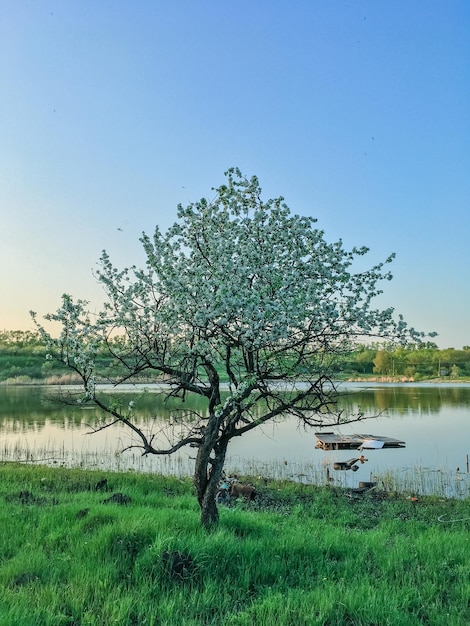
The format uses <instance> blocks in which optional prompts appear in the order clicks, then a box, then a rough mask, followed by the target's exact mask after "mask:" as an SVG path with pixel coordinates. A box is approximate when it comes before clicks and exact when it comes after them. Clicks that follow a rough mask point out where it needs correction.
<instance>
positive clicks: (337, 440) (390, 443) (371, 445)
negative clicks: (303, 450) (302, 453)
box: [315, 432, 406, 450]
mask: <svg viewBox="0 0 470 626" xmlns="http://www.w3.org/2000/svg"><path fill="white" fill-rule="evenodd" d="M315 437H316V438H317V440H318V441H317V444H316V446H315V448H320V449H321V450H357V449H358V448H363V449H366V450H374V449H375V450H380V449H382V448H404V447H405V446H406V443H405V442H404V441H400V440H399V439H392V437H382V436H379V435H363V434H361V435H339V434H337V433H332V432H328V433H327V432H325V433H315Z"/></svg>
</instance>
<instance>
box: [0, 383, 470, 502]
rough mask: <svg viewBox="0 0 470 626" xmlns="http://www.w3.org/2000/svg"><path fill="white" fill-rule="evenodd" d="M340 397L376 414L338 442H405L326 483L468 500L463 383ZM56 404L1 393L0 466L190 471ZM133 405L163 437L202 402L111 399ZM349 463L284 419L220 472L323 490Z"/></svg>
mask: <svg viewBox="0 0 470 626" xmlns="http://www.w3.org/2000/svg"><path fill="white" fill-rule="evenodd" d="M343 391H344V393H343V395H342V396H341V401H340V404H341V407H342V408H344V409H345V410H346V411H351V412H357V410H358V409H360V410H362V411H363V412H365V413H366V414H367V415H378V414H380V417H379V418H378V419H376V420H370V421H364V422H363V423H362V422H359V423H356V424H351V425H349V426H343V427H342V428H341V431H342V432H343V433H344V434H353V433H356V432H360V433H372V434H375V435H384V436H388V437H394V438H397V439H401V440H404V441H406V448H405V449H403V450H381V451H375V450H374V451H370V452H368V454H367V456H368V458H369V461H368V462H367V463H366V464H365V465H363V466H361V468H360V471H358V472H357V473H356V474H354V475H352V473H351V472H336V473H333V479H334V484H342V485H349V486H354V485H357V483H358V481H364V480H365V481H368V480H370V479H371V478H373V477H374V476H378V475H382V476H386V480H387V481H388V482H389V484H392V482H393V480H392V476H391V474H390V472H392V473H393V472H395V473H396V474H397V475H398V476H399V477H400V480H401V481H402V482H404V483H406V484H411V483H412V479H413V480H414V481H418V482H419V489H421V491H422V490H424V489H425V487H424V485H425V484H428V485H430V484H431V482H432V481H434V482H436V481H437V479H438V482H439V484H440V485H441V487H442V486H443V485H446V486H445V489H446V492H449V490H450V487H449V485H452V489H453V490H454V491H452V490H451V493H454V492H455V493H459V494H461V493H469V490H470V474H466V471H465V470H466V467H465V466H466V455H467V454H469V453H470V411H469V407H470V385H464V384H455V385H431V384H423V385H416V384H406V385H391V384H389V385H378V384H372V385H366V386H364V385H360V384H348V385H345V386H344V388H343ZM54 398H55V399H56V398H57V394H56V393H52V390H51V389H50V388H40V387H8V386H0V458H2V459H6V460H10V459H16V460H31V459H34V460H41V459H53V460H54V461H56V460H57V459H59V460H60V462H61V463H63V464H66V465H82V466H92V467H107V468H110V469H129V468H132V469H136V470H138V471H154V472H161V473H165V474H168V473H173V474H179V475H188V474H191V473H192V467H193V463H194V450H193V449H183V450H181V452H180V453H179V454H177V455H175V456H173V457H151V458H149V457H144V458H142V456H141V454H140V452H139V451H137V450H131V451H129V452H126V453H125V454H120V452H121V451H122V450H123V449H124V448H125V447H127V446H129V445H131V444H132V443H133V440H132V435H131V433H130V431H129V430H128V429H126V428H124V427H120V426H113V427H112V428H110V429H105V430H103V431H100V432H99V433H97V434H93V435H90V434H87V433H90V431H91V429H92V428H93V427H96V426H97V425H99V424H100V420H101V419H102V414H101V412H100V411H98V410H96V409H95V408H83V407H81V406H80V405H78V404H76V405H74V406H65V405H64V404H62V403H57V402H56V401H55V399H54ZM131 399H132V400H133V401H135V402H136V405H137V406H138V414H139V419H140V421H139V424H140V425H141V427H142V428H143V429H145V430H146V432H151V431H153V432H158V431H161V432H162V433H163V430H162V429H163V427H164V426H167V425H168V424H169V423H170V422H171V423H173V425H174V427H175V428H177V427H178V425H180V426H181V423H182V422H183V423H184V422H186V421H188V420H189V415H188V412H189V413H190V412H192V411H196V412H198V413H204V411H205V410H206V405H205V401H204V399H203V398H196V399H195V400H194V401H192V402H191V403H189V402H188V404H187V409H185V413H184V414H182V413H180V412H178V411H177V408H176V404H175V402H174V401H172V400H170V401H167V400H165V397H164V396H163V395H162V394H157V393H124V394H119V395H117V396H116V398H115V400H116V401H120V402H122V403H123V404H124V403H125V404H124V405H127V404H128V403H129V401H130V400H131ZM351 456H354V451H353V452H351V451H337V452H331V453H325V452H322V451H320V450H316V449H315V438H314V434H313V433H312V431H304V430H303V429H302V428H299V427H298V424H297V422H296V421H295V420H294V419H292V418H289V417H286V418H285V419H282V420H280V421H279V422H278V423H276V424H267V425H265V426H264V427H263V428H259V429H256V430H255V431H253V432H252V433H250V434H248V435H247V436H245V437H241V438H237V439H235V440H233V441H232V442H231V445H230V447H229V456H228V458H227V468H228V469H229V470H231V471H235V472H238V473H261V474H265V475H269V476H275V477H279V478H293V479H295V480H305V481H307V482H324V481H325V480H326V470H327V469H328V468H332V467H333V464H334V463H335V462H337V461H344V460H346V459H349V458H351ZM457 468H459V471H458V472H457ZM423 473H425V474H426V476H427V478H426V480H425V479H424V478H423V475H424V474H423ZM410 476H411V478H410ZM431 478H432V481H431ZM384 480H385V478H384ZM430 488H431V489H434V486H432V487H430ZM457 489H458V490H459V491H456V490H457ZM465 489H467V491H466V492H465ZM462 490H463V491H462Z"/></svg>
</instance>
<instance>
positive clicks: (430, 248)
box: [0, 0, 470, 348]
mask: <svg viewBox="0 0 470 626" xmlns="http://www.w3.org/2000/svg"><path fill="white" fill-rule="evenodd" d="M0 14H1V19H0V78H1V83H0V84H1V98H0V218H1V220H0V298H1V300H0V329H1V330H3V329H6V330H19V329H20V330H26V329H32V328H33V326H32V323H31V320H30V317H29V310H30V309H33V310H35V311H37V312H38V315H39V316H42V315H43V314H45V313H47V312H51V311H54V310H55V309H56V308H57V307H58V306H59V304H60V296H61V294H62V293H64V292H66V293H70V294H72V295H73V296H75V297H77V298H78V297H80V298H84V299H88V300H91V302H92V306H98V305H99V303H100V302H102V301H103V299H104V296H103V293H102V291H101V289H100V287H99V285H97V283H96V280H95V279H94V277H93V268H94V267H96V264H97V261H98V259H99V257H100V254H101V250H102V249H103V248H104V249H106V250H107V251H108V252H109V254H110V256H111V259H112V260H113V261H114V263H115V265H117V266H118V267H123V266H126V265H130V264H133V263H136V264H139V263H141V262H142V260H143V253H142V251H141V247H140V244H139V241H138V239H139V236H140V234H141V232H142V231H146V232H148V233H151V232H152V231H153V229H154V227H155V225H156V224H158V225H159V226H160V228H161V229H163V230H165V229H166V228H168V226H170V225H171V224H172V223H173V221H174V220H175V218H176V207H177V204H178V203H180V202H181V203H183V204H187V203H189V202H191V201H195V200H198V199H200V198H201V197H209V198H210V197H212V192H211V189H212V187H216V186H218V185H219V184H222V183H223V182H224V171H225V170H226V169H228V168H229V167H231V166H238V167H239V168H240V169H241V170H242V171H243V172H244V173H245V174H246V175H252V174H256V175H257V176H258V177H259V179H260V183H261V186H262V187H263V192H264V194H265V198H266V199H267V198H270V197H277V196H279V195H282V196H284V198H285V200H286V202H287V204H288V205H289V207H290V208H291V210H292V211H293V212H294V213H299V214H303V215H312V216H314V217H316V218H317V219H318V226H319V227H320V228H322V229H323V230H325V234H326V238H327V239H328V240H329V241H333V240H337V239H339V238H342V239H343V241H344V243H345V245H346V246H347V247H352V246H353V245H358V246H361V245H366V246H368V247H369V248H370V249H371V251H370V253H369V256H368V258H369V261H370V264H373V263H375V262H377V261H380V260H384V259H385V258H386V257H387V256H388V255H389V254H390V253H391V252H396V253H397V258H396V260H395V261H394V263H393V265H392V266H391V270H392V273H393V275H394V279H393V281H392V282H390V283H388V282H387V283H386V284H385V285H384V289H385V293H384V295H382V296H381V297H380V299H379V300H378V301H377V305H380V306H394V307H395V309H396V311H397V313H402V314H403V315H404V316H405V319H406V320H407V321H408V322H409V323H410V324H411V325H412V326H414V327H415V328H418V329H420V330H424V331H436V332H438V334H439V335H438V337H437V338H436V339H434V341H436V343H437V344H438V345H439V346H440V347H442V348H445V347H450V346H453V347H455V348H461V347H462V346H463V345H470V327H469V319H470V288H469V282H470V281H469V275H470V245H469V243H470V242H469V235H470V206H469V199H470V193H469V192H470V113H469V112H470V71H469V67H470V66H469V61H470V37H469V33H470V2H468V1H467V0H460V1H459V0H446V1H445V2H444V1H443V0H442V1H437V0H427V1H426V2H424V1H416V2H410V1H409V0H396V1H394V2H385V1H383V2H381V1H378V0H355V1H347V0H329V1H328V2H324V1H320V0H297V1H296V0H294V1H293V0H257V1H256V2H253V0H239V1H238V2H229V1H226V0H201V1H200V2H194V0H172V2H163V1H161V2H158V1H150V0H135V1H133V2H125V1H124V0H122V1H120V0H112V1H111V0H100V2H96V1H95V0H80V1H79V2H70V1H66V0H60V1H59V0H48V1H44V0H11V1H8V0H3V1H0Z"/></svg>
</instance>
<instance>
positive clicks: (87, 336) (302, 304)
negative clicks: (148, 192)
mask: <svg viewBox="0 0 470 626" xmlns="http://www.w3.org/2000/svg"><path fill="white" fill-rule="evenodd" d="M213 191H214V198H213V199H212V200H210V201H209V200H206V199H202V200H200V201H198V202H195V203H191V204H190V205H189V206H187V207H183V206H181V205H180V206H179V207H178V219H177V221H176V223H175V224H174V225H173V226H172V227H171V228H169V229H168V231H167V232H165V233H162V232H161V231H160V229H159V228H158V227H157V228H156V229H155V232H154V234H153V236H149V235H147V234H143V236H142V238H141V242H142V245H143V248H144V250H145V253H146V259H147V260H146V265H145V267H144V268H142V269H139V268H137V267H131V268H125V269H122V270H119V269H117V268H115V267H114V265H113V264H112V262H111V259H110V258H109V256H108V254H107V253H106V252H103V254H102V256H101V261H100V266H99V270H98V272H97V278H98V280H99V281H100V282H101V284H102V285H103V287H104V289H105V292H106V294H107V302H106V304H105V305H104V307H103V309H102V311H101V312H100V313H99V314H98V315H96V316H92V315H91V313H90V312H89V311H88V303H87V302H86V301H83V300H77V301H74V299H73V298H72V297H71V296H69V295H64V296H63V298H62V305H61V307H60V308H59V309H58V311H57V312H56V313H54V314H49V315H46V316H45V317H46V319H47V320H50V321H55V322H59V323H60V324H61V329H62V330H61V333H60V335H59V336H58V337H57V338H54V337H53V336H52V335H51V334H50V333H49V332H48V331H47V330H46V329H45V327H44V326H43V324H41V323H39V322H38V321H37V318H36V315H35V314H34V313H33V317H34V319H35V320H36V324H37V327H38V330H39V332H40V333H41V334H42V336H43V339H44V341H45V342H46V343H47V346H48V358H49V359H59V360H61V361H62V362H63V363H65V364H66V365H67V366H68V367H70V368H71V369H72V370H74V371H75V372H76V373H78V374H79V376H80V378H81V380H82V382H83V388H84V394H85V399H86V400H87V401H89V402H94V403H95V404H97V405H98V406H100V407H101V408H102V409H103V411H104V414H105V415H107V416H108V418H109V420H108V421H107V422H106V423H105V427H107V426H111V425H112V424H114V423H116V422H121V423H124V424H126V425H127V426H128V427H129V428H131V429H132V430H133V431H134V433H135V434H136V435H137V437H138V444H136V445H139V446H140V447H141V448H142V453H143V454H171V453H173V452H175V451H176V450H178V449H180V448H182V447H183V446H192V447H193V448H195V449H196V460H195V471H194V484H195V488H196V493H197V497H198V501H199V504H200V506H201V521H202V523H203V524H204V525H205V526H210V525H212V524H214V523H216V522H217V519H218V511H217V507H216V503H215V496H216V492H217V487H218V483H219V481H220V477H221V475H222V471H223V466H224V460H225V455H226V451H227V446H228V444H229V441H230V440H231V439H232V438H233V437H238V436H242V435H245V434H247V433H248V432H249V431H250V430H252V429H254V428H257V427H259V426H261V425H262V424H264V423H266V422H268V421H270V420H275V419H276V418H280V417H281V416H283V415H286V414H291V415H295V416H297V417H298V419H299V420H300V421H301V422H302V423H303V424H304V425H306V426H322V425H325V424H328V423H329V424H331V423H336V424H339V423H344V422H347V421H353V420H357V419H361V418H362V416H361V415H344V414H339V413H338V412H337V411H336V398H337V393H338V390H337V388H336V385H335V382H334V380H333V379H332V371H333V368H334V365H335V362H336V361H337V359H338V358H340V357H341V356H342V355H344V353H345V352H347V351H348V350H350V348H351V345H352V344H353V343H354V342H357V341H360V340H365V339H366V338H372V339H375V338H382V339H386V340H387V341H388V342H402V343H403V342H406V341H407V340H412V341H414V342H416V341H419V337H420V336H421V334H420V333H417V332H416V331H415V330H414V329H412V328H409V327H408V326H407V324H406V323H405V321H404V320H403V318H402V317H401V316H398V319H396V318H395V316H394V312H393V309H391V308H386V309H378V308H374V307H373V305H372V301H373V299H374V298H375V297H376V296H377V295H378V294H380V293H381V287H380V286H381V284H382V282H383V281H387V280H390V279H391V275H390V273H389V272H388V271H387V269H386V266H387V265H388V264H389V263H390V262H391V260H392V258H393V255H390V256H389V257H388V258H386V259H385V260H384V261H383V262H382V263H379V264H376V265H373V266H372V267H370V269H367V270H364V269H360V270H356V271H355V263H356V261H357V260H358V258H359V257H363V256H364V255H366V253H367V252H368V249H367V248H365V247H360V248H353V249H352V250H346V249H345V248H344V246H343V243H342V242H341V241H338V242H334V243H328V242H327V241H326V239H325V237H324V233H323V231H321V230H319V229H317V228H316V225H315V224H316V220H315V219H313V218H311V217H302V216H299V215H294V214H292V213H291V212H290V210H289V209H288V207H287V206H286V204H285V203H284V200H283V198H277V199H273V200H267V201H264V200H263V199H262V195H261V188H260V185H259V182H258V179H257V178H256V177H252V178H246V177H244V176H243V175H242V174H241V172H240V171H239V170H238V169H231V170H229V171H228V172H227V173H226V182H225V184H223V185H222V186H220V187H218V188H217V189H215V190H213ZM360 265H361V267H363V265H364V263H363V262H361V264H360ZM103 345H104V346H106V348H107V350H108V352H109V355H111V356H112V358H113V359H114V361H115V362H116V366H117V367H116V372H118V373H117V375H116V377H115V379H114V380H113V382H114V383H115V384H116V385H120V384H122V383H125V382H132V381H133V380H134V379H135V378H136V377H138V376H140V375H142V373H144V372H146V373H150V372H153V373H154V374H155V379H158V380H162V379H164V380H165V382H166V384H167V387H166V389H167V393H168V394H169V395H171V396H174V397H176V398H178V399H180V401H181V407H182V408H183V409H184V406H185V405H184V401H185V398H186V397H187V395H188V394H197V395H198V396H201V397H203V398H205V400H206V406H207V410H206V411H205V412H204V414H197V415H196V414H194V413H191V412H190V411H188V412H187V413H186V414H185V413H184V411H183V412H180V413H179V414H178V419H179V421H180V428H179V429H178V432H176V431H175V430H174V429H173V430H172V431H171V432H170V431H169V432H168V433H167V437H166V439H165V440H164V441H162V440H160V439H158V437H156V436H155V435H154V434H148V433H144V432H143V430H141V429H139V428H138V426H136V423H135V416H136V411H137V407H127V408H126V409H125V410H124V409H121V408H119V407H117V406H116V405H115V404H113V403H112V402H110V401H107V399H106V397H104V396H103V395H100V393H99V388H98V387H97V384H96V380H97V375H98V372H97V364H98V361H97V355H98V352H99V351H101V352H102V350H103Z"/></svg>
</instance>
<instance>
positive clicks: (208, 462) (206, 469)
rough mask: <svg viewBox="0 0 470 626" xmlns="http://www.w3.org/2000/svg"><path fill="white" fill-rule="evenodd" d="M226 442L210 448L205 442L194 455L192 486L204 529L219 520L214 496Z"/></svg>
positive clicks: (222, 467)
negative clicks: (194, 489) (194, 488)
mask: <svg viewBox="0 0 470 626" xmlns="http://www.w3.org/2000/svg"><path fill="white" fill-rule="evenodd" d="M227 443H228V442H225V443H224V444H220V443H219V444H216V445H215V446H214V447H213V448H212V447H211V446H210V444H208V443H207V442H205V443H204V444H203V445H202V446H201V447H200V448H199V450H198V453H197V457H196V465H195V468H194V486H195V487H196V493H197V499H198V502H199V506H200V507H201V525H202V526H203V527H204V528H205V529H206V530H210V529H211V528H214V526H217V524H218V521H219V511H218V508H217V502H216V496H217V491H218V489H219V483H220V479H221V477H222V471H223V469H224V462H225V453H226V451H227ZM211 453H212V456H211Z"/></svg>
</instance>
